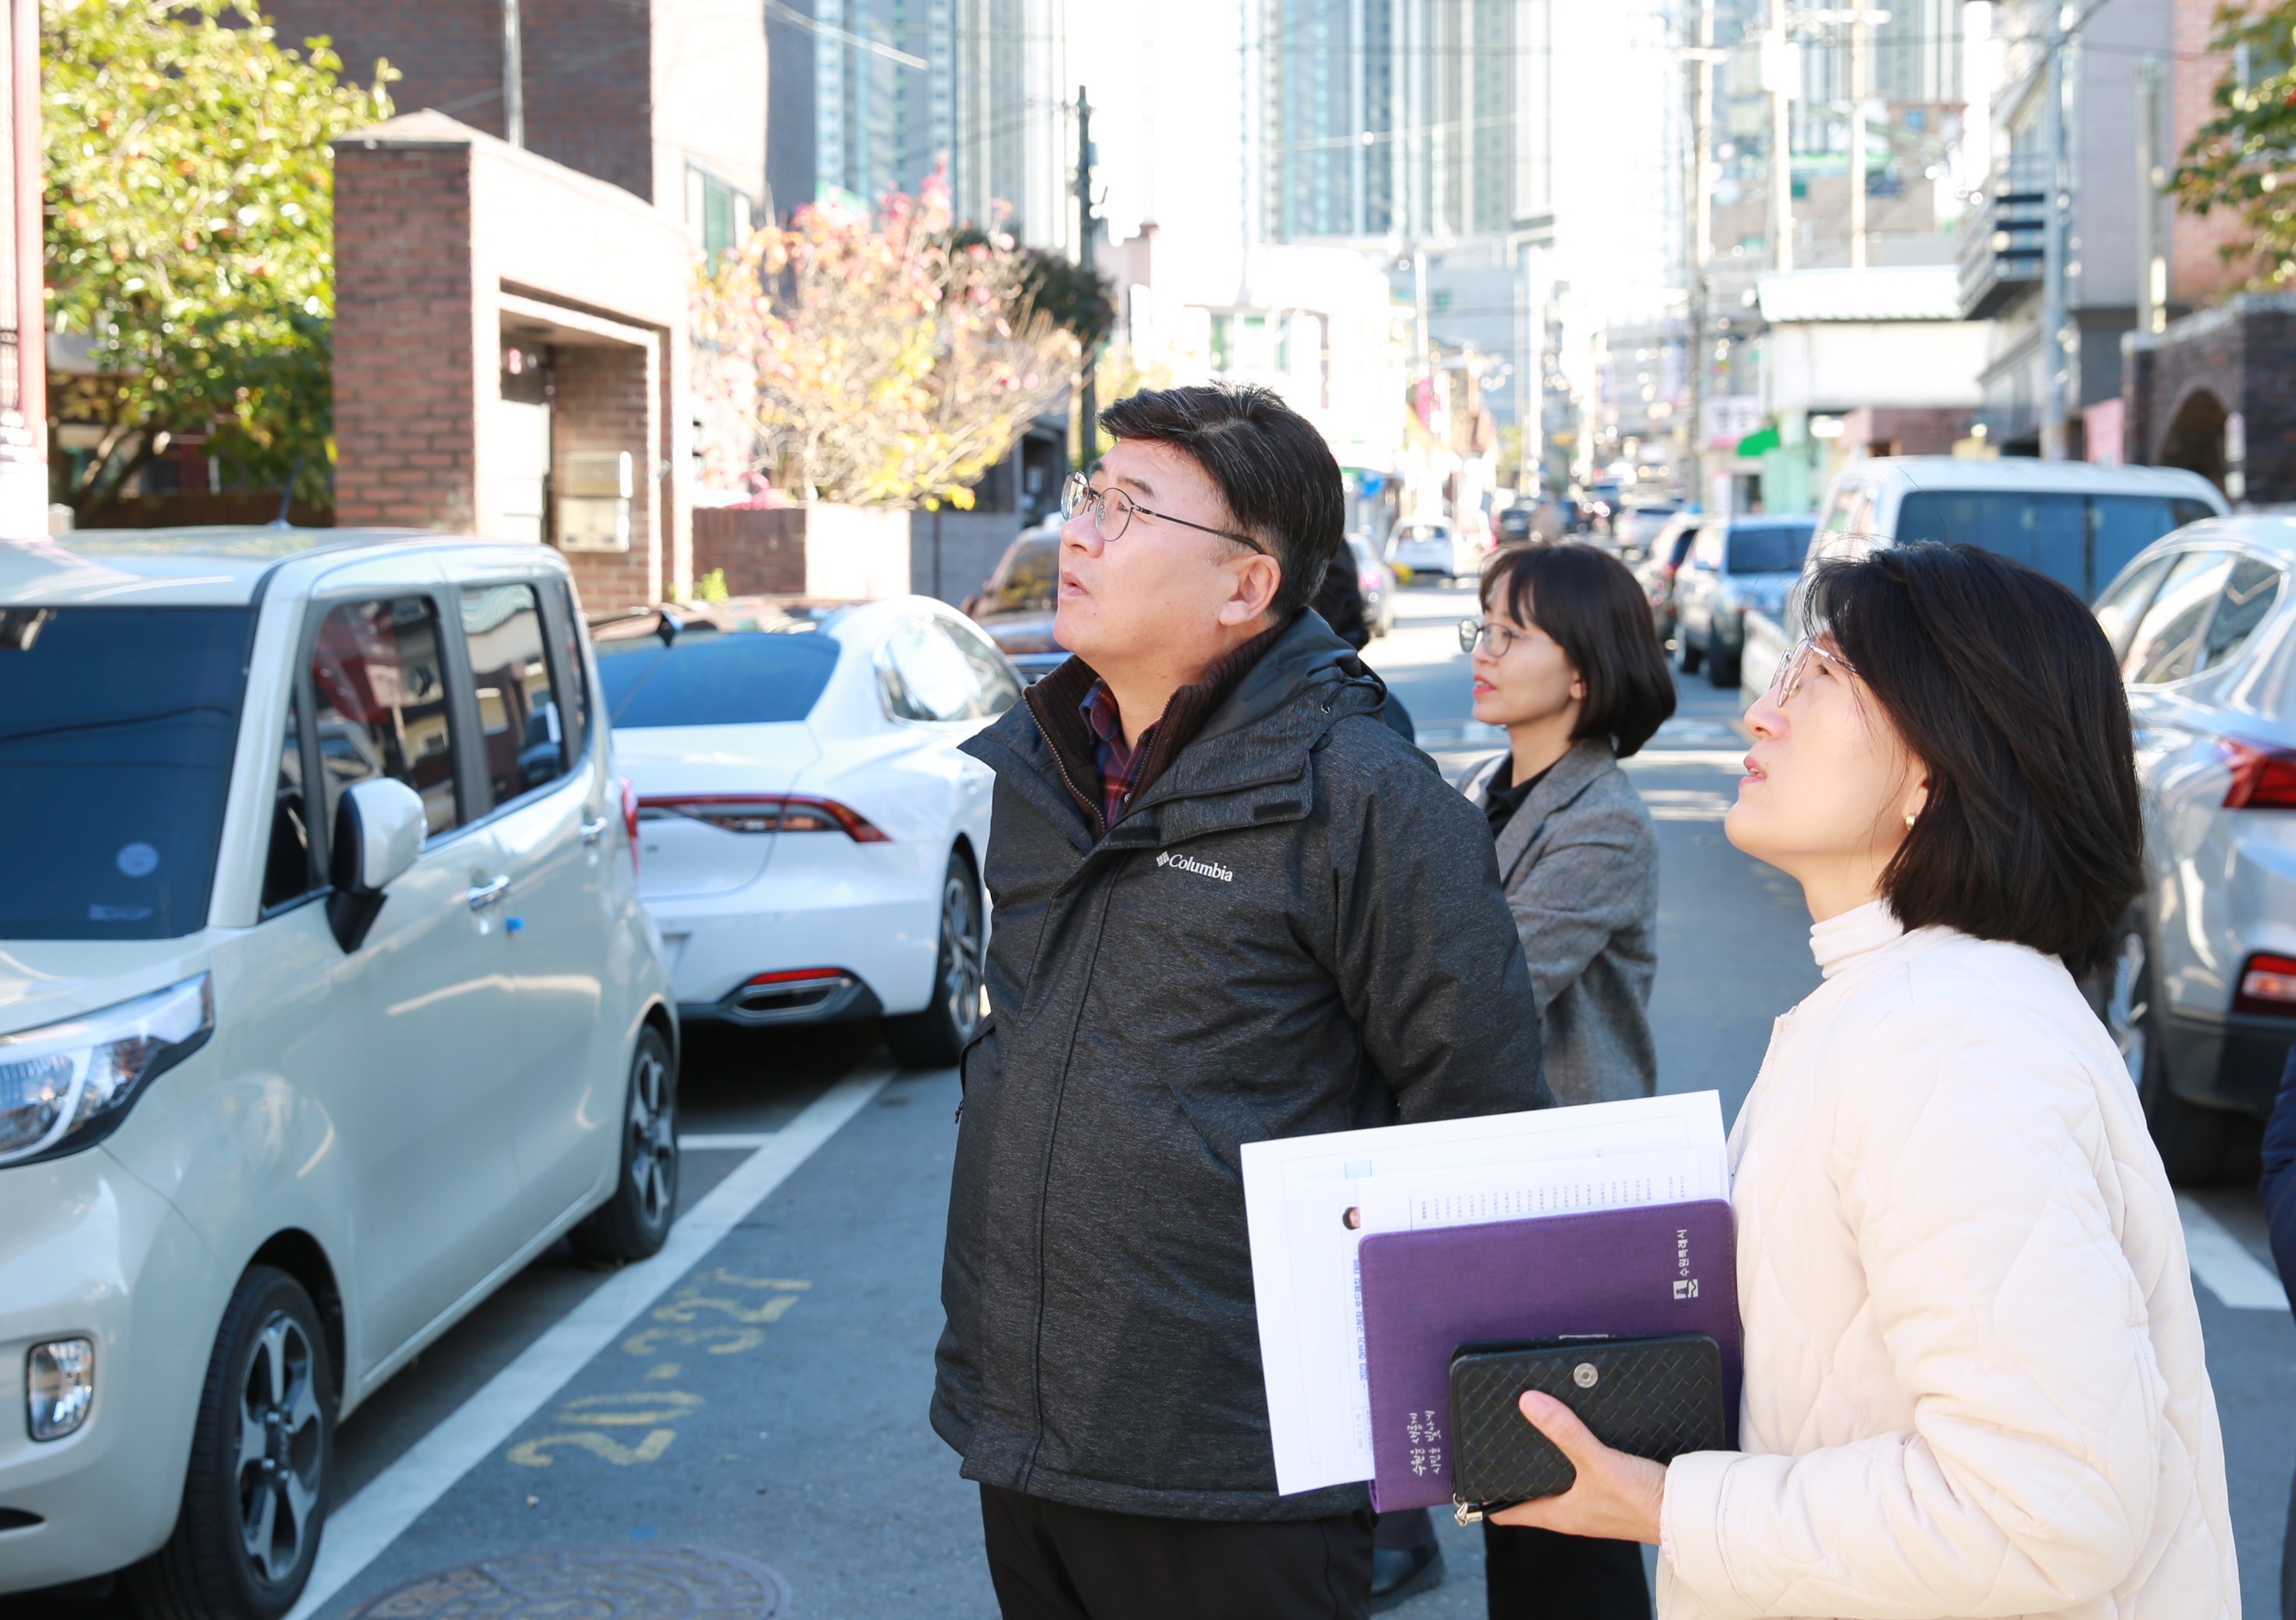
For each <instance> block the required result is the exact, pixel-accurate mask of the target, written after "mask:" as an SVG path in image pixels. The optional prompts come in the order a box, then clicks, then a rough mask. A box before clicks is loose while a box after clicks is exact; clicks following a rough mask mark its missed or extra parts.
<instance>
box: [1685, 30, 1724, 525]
mask: <svg viewBox="0 0 2296 1620" xmlns="http://www.w3.org/2000/svg"><path fill="white" fill-rule="evenodd" d="M1716 54H1717V53H1716V51H1715V49H1714V0H1698V50H1697V53H1696V61H1697V78H1696V79H1695V80H1694V81H1693V83H1694V85H1695V86H1696V88H1695V91H1694V94H1693V100H1692V102H1691V115H1690V116H1691V126H1690V192H1691V198H1690V222H1689V223H1690V288H1689V292H1690V356H1689V358H1690V368H1689V371H1690V374H1689V376H1688V378H1687V379H1686V380H1687V381H1688V383H1689V385H1690V422H1689V431H1688V432H1687V433H1686V434H1685V436H1684V438H1685V441H1686V443H1687V444H1688V446H1689V454H1688V456H1687V457H1686V460H1687V462H1688V470H1689V479H1690V501H1691V504H1693V505H1694V506H1699V507H1703V506H1704V505H1705V503H1706V266H1707V261H1708V259H1709V258H1711V257H1712V253H1713V245H1712V238H1713V235H1714V197H1713V191H1712V188H1711V187H1710V186H1709V185H1708V184H1707V179H1706V176H1707V171H1708V170H1709V169H1710V168H1712V166H1713V147H1714V58H1715V56H1716Z"/></svg>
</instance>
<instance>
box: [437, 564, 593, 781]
mask: <svg viewBox="0 0 2296 1620" xmlns="http://www.w3.org/2000/svg"><path fill="white" fill-rule="evenodd" d="M463 642H464V643H465V644H466V645H468V647H469V648H470V650H471V690H472V691H473V693H474V695H475V696H476V697H477V698H478V700H479V735H480V742H481V745H482V746H483V747H484V748H485V749H486V753H487V781H488V786H489V787H490V788H491V789H492V790H493V793H494V802H495V803H496V804H497V805H504V804H508V803H509V802H510V801H511V800H512V799H514V798H518V797H519V796H520V795H521V794H523V793H529V792H531V791H533V790H535V789H537V788H539V787H542V786H544V785H545V784H546V783H549V782H553V781H557V780H558V779H559V778H560V777H562V776H563V775H565V774H566V763H567V760H566V727H565V723H564V721H562V719H561V718H560V717H559V714H558V699H557V694H556V693H555V692H553V691H552V689H551V683H550V660H549V659H547V658H546V657H545V655H544V652H543V647H544V645H545V638H544V636H543V631H542V598H541V597H540V596H539V595H538V594H537V593H536V592H535V588H534V587H533V586H532V585H469V586H465V587H464V588H463Z"/></svg>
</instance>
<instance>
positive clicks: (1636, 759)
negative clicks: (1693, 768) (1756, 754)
mask: <svg viewBox="0 0 2296 1620" xmlns="http://www.w3.org/2000/svg"><path fill="white" fill-rule="evenodd" d="M1619 763H1620V765H1624V766H1625V767H1626V768H1627V769H1628V770H1629V771H1665V770H1672V769H1675V768H1677V767H1680V766H1686V765H1698V766H1713V767H1715V768H1717V769H1720V770H1728V771H1743V770H1744V769H1745V768H1746V751H1745V749H1738V750H1737V751H1736V752H1735V753H1733V752H1731V751H1730V750H1729V749H1649V748H1646V749H1643V750H1642V752H1640V753H1638V754H1630V755H1628V757H1626V758H1624V759H1621V760H1620V761H1619Z"/></svg>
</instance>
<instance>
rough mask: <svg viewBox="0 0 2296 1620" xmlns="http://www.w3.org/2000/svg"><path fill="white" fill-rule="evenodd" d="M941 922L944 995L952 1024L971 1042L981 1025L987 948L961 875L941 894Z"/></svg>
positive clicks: (977, 910)
mask: <svg viewBox="0 0 2296 1620" xmlns="http://www.w3.org/2000/svg"><path fill="white" fill-rule="evenodd" d="M940 919H941V920H940V935H941V951H942V955H943V961H942V965H941V993H942V994H943V995H944V996H945V997H946V998H947V1009H948V1019H949V1022H950V1024H951V1025H952V1026H954V1027H955V1030H956V1033H957V1035H959V1036H960V1037H961V1038H963V1039H965V1040H970V1039H972V1033H973V1031H974V1030H975V1029H977V1028H979V1027H980V984H981V977H982V967H983V964H982V961H981V954H982V948H983V947H982V944H981V939H980V908H979V905H978V904H977V903H976V902H975V900H974V897H973V892H972V885H971V884H970V883H968V882H966V881H965V880H964V877H963V876H962V875H961V874H959V873H955V872H952V873H950V874H949V880H948V885H947V888H945V889H943V890H942V892H941V905H940Z"/></svg>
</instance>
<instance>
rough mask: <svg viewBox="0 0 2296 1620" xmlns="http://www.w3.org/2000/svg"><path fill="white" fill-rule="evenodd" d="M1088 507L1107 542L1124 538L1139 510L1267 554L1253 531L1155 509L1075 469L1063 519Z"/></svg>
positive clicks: (1063, 499)
mask: <svg viewBox="0 0 2296 1620" xmlns="http://www.w3.org/2000/svg"><path fill="white" fill-rule="evenodd" d="M1087 507H1090V508H1091V509H1092V528H1093V533H1095V534H1096V535H1098V536H1100V538H1101V543H1102V544H1112V543H1113V542H1115V541H1118V540H1120V539H1122V538H1123V537H1124V531H1125V530H1126V529H1128V528H1131V527H1132V519H1133V514H1135V513H1138V514H1139V515H1140V516H1141V517H1144V518H1152V519H1154V520H1156V521H1157V522H1159V523H1177V524H1178V525H1179V526H1180V527H1181V528H1193V529H1196V530H1198V531H1200V532H1201V533H1203V534H1207V535H1218V536H1219V537H1220V538H1221V539H1223V540H1233V541H1234V542H1235V543H1236V544H1238V545H1248V546H1250V547H1251V549H1252V550H1253V551H1255V552H1259V554H1260V555H1261V556H1263V557H1264V556H1266V555H1267V547H1266V546H1264V545H1262V544H1259V541H1257V540H1255V539H1253V538H1252V537H1251V536H1250V535H1239V534H1237V533H1236V532H1235V531H1234V529H1232V528H1212V527H1211V526H1210V524H1207V523H1191V522H1189V521H1188V520H1186V519H1185V518H1176V517H1174V516H1172V515H1171V514H1170V513H1169V512H1161V511H1151V510H1149V509H1148V508H1147V507H1145V506H1143V505H1141V504H1140V503H1139V502H1137V501H1136V500H1134V499H1133V498H1132V497H1131V496H1130V495H1126V494H1125V493H1124V492H1123V491H1122V490H1120V489H1095V488H1094V487H1092V479H1091V477H1090V475H1089V474H1087V473H1083V472H1071V473H1070V474H1069V481H1068V482H1067V483H1066V484H1064V485H1062V487H1061V519H1062V521H1063V522H1073V521H1074V520H1075V519H1076V516H1077V514H1078V512H1080V511H1084V510H1085V509H1086V508H1087Z"/></svg>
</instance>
